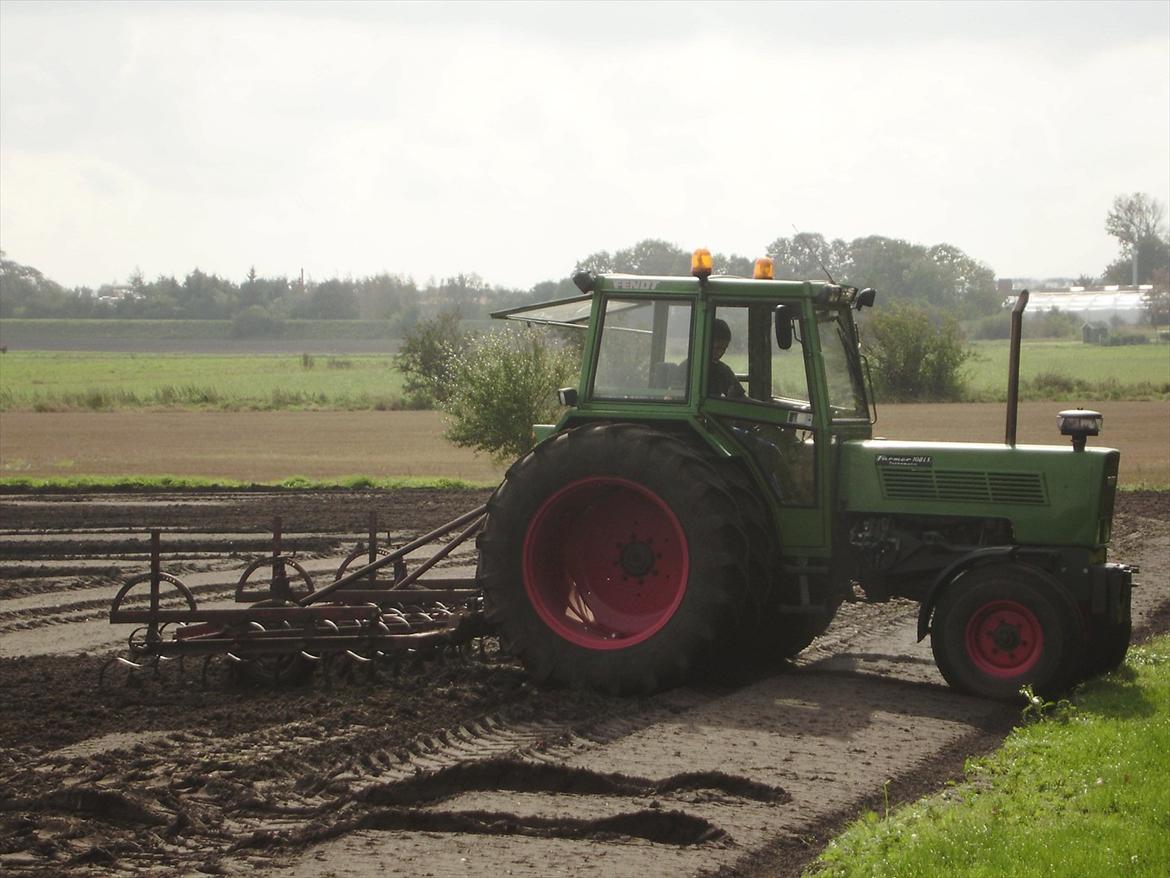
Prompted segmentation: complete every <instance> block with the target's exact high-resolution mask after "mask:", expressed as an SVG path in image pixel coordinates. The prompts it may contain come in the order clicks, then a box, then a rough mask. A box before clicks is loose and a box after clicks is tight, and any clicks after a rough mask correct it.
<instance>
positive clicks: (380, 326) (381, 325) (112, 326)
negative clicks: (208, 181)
mask: <svg viewBox="0 0 1170 878" xmlns="http://www.w3.org/2000/svg"><path fill="white" fill-rule="evenodd" d="M396 326H397V324H396V322H395V321H392V320H285V321H283V322H282V323H281V327H282V330H283V331H282V333H281V334H282V335H283V336H284V337H285V338H289V339H314V338H323V339H324V338H390V337H391V333H393V332H396V331H397V329H396ZM231 335H232V321H230V320H80V319H64V320H63V319H43V320H37V319H13V318H5V319H4V320H2V321H0V338H3V340H4V343H5V344H8V345H10V346H12V347H20V348H21V349H22V350H28V349H30V348H29V346H28V345H27V344H25V340H29V339H36V340H62V341H65V340H68V341H73V342H77V341H78V340H93V341H97V340H101V339H138V338H141V339H192V338H201V339H226V338H231Z"/></svg>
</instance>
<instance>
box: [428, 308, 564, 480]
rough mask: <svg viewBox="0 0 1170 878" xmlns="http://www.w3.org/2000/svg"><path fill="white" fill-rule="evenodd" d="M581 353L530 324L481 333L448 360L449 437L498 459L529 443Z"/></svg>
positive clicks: (552, 413) (554, 409)
mask: <svg viewBox="0 0 1170 878" xmlns="http://www.w3.org/2000/svg"><path fill="white" fill-rule="evenodd" d="M579 365H580V355H579V354H578V353H577V352H576V351H574V350H572V349H570V348H567V347H565V346H563V345H558V344H553V343H546V342H545V341H544V339H543V337H542V336H541V335H540V334H539V333H538V332H537V331H536V330H533V329H505V330H502V331H499V332H495V333H492V334H491V335H487V336H484V337H483V338H482V339H480V340H478V341H477V342H476V343H475V344H474V345H472V346H469V347H468V348H466V349H465V350H464V351H463V352H461V353H458V354H454V355H453V356H451V358H450V359H449V361H448V370H449V374H450V376H451V385H450V390H451V393H450V396H449V397H448V399H447V400H446V402H445V403H444V404H443V409H444V411H446V412H447V414H448V415H449V416H450V418H449V422H448V427H447V432H446V435H447V438H448V439H450V440H451V441H452V442H454V443H455V444H456V445H461V446H464V447H469V448H474V449H476V450H478V451H486V452H487V453H488V454H490V455H491V456H492V457H493V458H495V459H496V460H499V461H507V460H510V459H513V458H516V457H519V456H520V455H521V454H524V453H525V452H526V451H527V450H528V449H529V448H531V447H532V425H533V424H539V423H551V422H552V421H554V420H556V418H557V416H558V414H559V412H560V410H561V409H560V405H559V404H558V402H557V398H556V391H557V388H558V387H563V386H565V385H566V384H569V383H572V381H573V379H574V378H575V377H576V374H577V370H578V367H579Z"/></svg>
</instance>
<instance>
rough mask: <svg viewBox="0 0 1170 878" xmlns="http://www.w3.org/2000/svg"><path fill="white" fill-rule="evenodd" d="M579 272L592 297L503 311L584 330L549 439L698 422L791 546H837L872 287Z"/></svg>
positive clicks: (865, 418) (861, 425)
mask: <svg viewBox="0 0 1170 878" xmlns="http://www.w3.org/2000/svg"><path fill="white" fill-rule="evenodd" d="M696 262H697V265H696V267H695V271H694V276H693V277H690V278H679V277H640V276H639V277H635V276H626V275H602V276H594V275H591V274H588V273H581V274H578V275H577V277H575V278H574V281H575V282H576V283H577V285H578V287H579V288H580V289H581V291H582V293H583V295H582V296H580V297H576V298H572V299H564V300H560V301H557V302H548V303H542V304H539V305H532V306H525V307H521V308H514V309H510V310H508V311H503V312H498V313H497V314H496V315H493V316H497V317H505V318H510V319H518V320H523V321H525V322H528V323H533V324H544V325H551V326H559V327H566V328H569V329H571V330H573V331H575V332H579V333H580V334H581V344H582V346H583V351H584V355H583V361H582V369H581V378H580V382H579V384H578V386H577V387H575V388H566V389H564V390H562V391H561V397H562V399H561V401H562V402H563V403H565V404H567V405H570V406H571V409H570V410H569V411H568V413H567V414H566V415H565V417H564V419H563V420H562V422H561V423H560V424H558V425H556V426H555V427H552V426H549V427H543V428H542V427H538V428H537V435H538V438H543V436H544V435H551V434H552V433H555V432H558V431H560V430H562V429H566V428H567V427H570V426H572V425H573V424H576V423H581V422H583V421H591V420H609V421H616V420H622V421H638V422H643V423H650V424H654V425H656V426H658V427H660V428H666V427H670V425H669V424H668V423H667V422H669V421H674V422H676V426H682V425H685V426H687V427H689V428H690V429H691V430H692V431H693V433H694V436H695V437H697V438H698V439H699V440H700V441H702V442H704V443H706V444H707V445H709V446H710V449H711V450H712V451H713V452H714V453H715V454H716V455H718V456H720V457H723V458H738V459H740V460H742V461H744V465H745V466H746V467H748V468H749V469H752V470H754V472H752V477H753V478H754V479H756V480H757V481H758V483H759V484H766V485H767V486H768V487H769V489H770V490H769V494H770V497H769V502H768V505H769V507H770V508H771V510H772V513H773V515H774V517H775V518H776V519H777V520H778V521H779V522H780V523H781V524H782V526H783V529H784V532H785V534H786V546H787V547H789V548H790V549H792V550H794V551H795V550H799V549H802V548H807V549H817V550H820V551H822V552H823V551H824V550H825V549H827V548H828V541H829V539H830V536H831V534H830V530H831V529H830V527H829V519H828V510H829V507H830V499H831V498H830V490H829V486H830V485H831V483H832V467H833V461H832V453H831V450H832V449H833V448H834V447H835V446H836V444H837V443H839V442H840V441H842V440H843V439H867V438H869V437H870V436H871V435H872V432H871V429H872V428H871V425H872V423H873V414H872V413H873V408H872V403H871V399H872V394H871V393H870V392H869V388H868V382H867V380H866V369H865V364H864V361H863V359H862V357H861V356H860V353H859V350H858V338H857V327H856V324H855V322H854V319H853V315H854V312H855V311H856V310H859V309H860V308H862V307H865V306H867V305H871V304H872V303H873V299H874V293H873V291H872V290H865V291H858V290H856V289H853V288H850V287H841V286H837V285H835V284H822V283H809V282H794V281H776V280H773V279H772V273H771V270H770V269H771V264H770V260H759V261H758V263H757V267H756V271H755V277H753V278H738V277H712V276H710V274H709V272H705V271H704V267H703V265H702V262H701V257H698V256H697V257H696Z"/></svg>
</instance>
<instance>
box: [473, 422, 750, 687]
mask: <svg viewBox="0 0 1170 878" xmlns="http://www.w3.org/2000/svg"><path fill="white" fill-rule="evenodd" d="M478 542H479V580H480V584H481V586H482V587H483V590H484V601H485V610H486V613H487V617H488V619H489V620H490V621H491V622H493V623H494V624H495V625H496V626H497V628H498V630H499V631H500V632H501V634H502V636H503V638H504V640H505V642H506V643H507V644H508V646H509V648H510V649H511V651H512V652H513V653H514V654H515V655H517V656H518V657H519V658H520V659H521V660H522V661H523V662H524V664H525V666H526V667H527V668H528V669H529V671H530V672H531V673H532V674H533V675H534V676H535V677H536V678H537V679H540V680H547V681H550V682H555V683H561V684H568V685H573V686H581V687H587V688H596V689H603V690H606V691H610V692H622V693H628V692H650V691H655V690H658V689H662V688H665V687H667V686H671V685H674V684H676V683H678V682H680V681H681V680H683V679H685V677H686V676H687V674H688V673H689V672H690V671H691V670H692V668H694V667H695V666H696V664H699V663H703V662H705V661H706V660H708V659H710V660H714V659H716V658H717V657H718V656H719V654H720V652H722V651H724V650H725V648H726V643H725V641H724V636H725V635H727V634H729V633H730V632H731V630H732V629H733V628H734V623H735V619H736V611H737V610H738V608H739V606H740V604H741V603H742V601H743V599H744V590H745V578H746V577H745V568H744V561H745V559H746V557H747V546H746V538H745V536H744V533H743V525H742V522H741V521H740V517H739V512H738V509H737V507H736V504H735V502H734V501H733V499H732V498H731V495H730V494H729V492H728V490H727V488H726V485H725V484H724V482H723V480H722V479H721V478H720V477H719V475H718V473H717V472H716V470H715V468H714V467H713V466H712V465H711V464H710V463H709V462H707V461H706V460H705V459H704V458H703V457H702V456H701V455H700V454H699V453H698V452H697V451H696V450H695V449H694V447H693V446H691V445H689V444H688V443H686V442H685V441H683V440H681V439H679V438H677V437H674V436H671V435H668V434H665V433H661V432H658V431H655V430H651V429H648V428H646V427H643V426H639V425H633V424H602V425H589V426H584V427H579V428H576V429H573V430H568V431H566V432H564V433H562V434H560V435H558V436H556V437H554V438H552V439H550V440H548V441H547V442H544V443H542V444H541V445H539V446H537V447H536V448H535V449H534V450H533V451H532V452H530V453H529V454H527V455H526V456H525V457H523V458H521V459H520V460H519V461H518V462H517V463H516V464H514V465H513V466H512V468H511V469H509V471H508V473H507V475H506V476H505V477H504V481H503V483H502V484H501V485H500V487H499V488H497V490H496V492H495V494H494V495H493V496H492V498H491V500H490V501H489V502H488V518H487V522H486V523H485V525H484V529H483V532H482V533H481V534H480V537H479V541H478Z"/></svg>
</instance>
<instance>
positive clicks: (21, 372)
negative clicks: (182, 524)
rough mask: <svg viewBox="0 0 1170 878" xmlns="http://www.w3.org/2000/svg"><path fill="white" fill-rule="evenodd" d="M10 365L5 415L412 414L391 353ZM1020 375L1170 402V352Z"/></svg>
mask: <svg viewBox="0 0 1170 878" xmlns="http://www.w3.org/2000/svg"><path fill="white" fill-rule="evenodd" d="M74 322H77V321H74ZM88 322H91V323H101V322H102V321H88ZM122 322H124V323H130V322H133V321H122ZM138 322H143V321H138ZM153 322H159V323H173V324H176V325H181V324H183V323H184V322H191V321H153ZM204 322H214V321H204ZM304 322H306V323H310V322H311V321H304ZM323 322H324V321H318V323H323ZM338 322H345V321H338ZM331 331H332V330H331ZM972 349H973V350H974V351H975V357H974V358H973V359H972V361H971V362H970V363H969V364H968V367H967V373H968V376H969V383H968V393H969V397H970V399H971V400H972V401H992V400H1002V399H1004V398H1005V396H1006V390H1005V389H1006V387H1007V373H1008V368H1007V360H1008V343H1007V342H1005V341H990V342H976V343H974V344H973V346H972ZM3 357H4V358H3V360H2V361H0V411H11V410H28V411H72V410H94V411H112V410H118V409H133V408H152V407H165V408H197V409H218V410H222V411H242V410H253V411H263V410H280V409H336V410H340V411H353V410H360V409H374V410H386V409H398V408H402V407H403V392H402V376H401V375H400V373H399V372H398V371H397V370H396V369H395V368H394V365H393V357H391V356H389V355H373V354H347V355H315V356H314V355H308V354H301V353H299V352H290V353H288V354H264V355H261V354H253V355H232V356H219V355H211V354H145V353H139V354H129V353H92V352H88V353H87V352H78V351H51V352H49V351H9V352H8V353H7V354H4V355H3ZM1020 375H1021V381H1022V395H1023V398H1024V399H1055V400H1065V401H1069V402H1076V403H1081V402H1083V401H1084V400H1086V399H1089V398H1093V399H1104V400H1118V399H1170V345H1162V344H1148V345H1133V346H1128V347H1116V348H1109V347H1100V346H1097V345H1085V344H1081V343H1080V342H1069V341H1043V340H1036V341H1032V340H1030V341H1028V342H1026V343H1025V345H1024V348H1023V353H1022V355H1021V367H1020Z"/></svg>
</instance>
